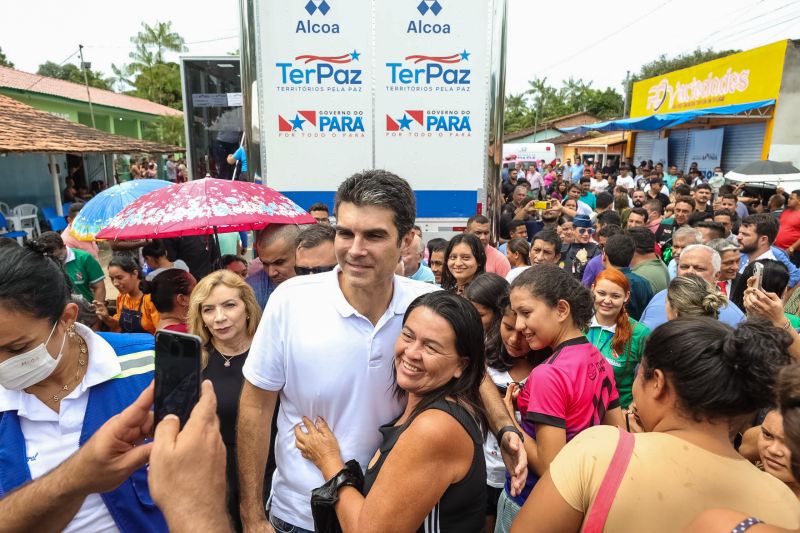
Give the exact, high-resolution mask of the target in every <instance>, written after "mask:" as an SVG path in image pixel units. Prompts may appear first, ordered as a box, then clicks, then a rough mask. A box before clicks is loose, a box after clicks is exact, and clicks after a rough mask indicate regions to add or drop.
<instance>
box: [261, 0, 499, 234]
mask: <svg viewBox="0 0 800 533" xmlns="http://www.w3.org/2000/svg"><path fill="white" fill-rule="evenodd" d="M499 1H502V0H392V1H381V0H346V1H345V0H259V2H258V3H257V19H258V20H256V27H257V28H258V34H259V39H258V49H259V53H258V66H257V71H258V83H259V95H260V98H259V100H260V102H259V103H260V105H259V109H260V114H261V124H262V125H263V128H262V137H263V141H262V142H263V147H264V148H263V149H262V152H261V153H262V156H263V157H262V159H263V160H262V168H263V169H265V172H264V174H265V178H266V179H265V183H266V184H268V185H269V186H270V187H273V188H275V189H278V190H280V191H281V192H283V193H284V194H286V195H288V196H289V197H291V198H292V199H293V200H294V201H296V202H297V203H298V204H300V205H301V206H303V207H305V208H308V207H309V205H310V204H311V203H313V202H314V201H325V202H331V201H332V199H333V193H334V192H335V190H336V187H337V186H338V184H339V183H341V181H342V180H343V179H344V178H345V177H347V176H349V175H351V174H353V173H355V172H358V171H361V170H364V169H370V168H384V169H386V170H389V171H391V172H394V173H396V174H398V175H400V176H402V177H404V178H406V179H407V180H408V181H409V182H410V183H411V185H412V187H413V188H414V190H415V192H416V193H417V201H418V216H419V217H423V218H424V217H428V218H458V217H467V216H470V215H472V214H474V213H475V211H476V205H477V203H478V201H479V200H478V195H479V193H480V192H481V189H482V188H483V187H484V182H485V174H486V154H487V142H488V140H487V139H488V134H487V127H488V125H489V116H490V115H489V113H490V109H491V107H490V104H491V98H493V95H492V93H491V90H490V75H491V72H492V70H491V69H492V65H491V57H492V53H491V52H492V46H493V17H494V16H496V15H495V12H496V9H495V4H496V3H498V2H499Z"/></svg>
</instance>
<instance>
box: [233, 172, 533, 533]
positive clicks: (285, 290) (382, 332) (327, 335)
mask: <svg viewBox="0 0 800 533" xmlns="http://www.w3.org/2000/svg"><path fill="white" fill-rule="evenodd" d="M375 191H381V194H380V195H379V194H376V193H375ZM376 197H378V200H377V201H376V200H375V198H376ZM337 199H338V201H339V204H338V205H337V206H336V208H335V214H336V219H337V227H336V237H335V241H334V249H335V252H336V259H337V261H338V262H339V266H337V267H336V268H335V269H334V270H333V271H332V272H327V273H322V274H315V275H313V276H300V277H296V278H293V279H290V280H288V281H287V282H284V283H282V284H281V285H280V286H279V287H278V288H277V289H276V290H275V292H273V293H272V296H271V297H270V299H269V302H268V303H267V307H266V309H265V312H264V316H263V317H262V319H261V322H260V323H259V326H258V330H257V331H256V334H255V337H254V339H253V342H252V345H251V348H250V353H249V355H248V358H247V361H246V362H245V365H244V368H243V374H244V377H245V382H244V386H243V389H242V395H241V400H240V404H239V420H238V427H237V438H238V443H237V446H238V463H239V464H238V466H239V480H240V488H241V490H240V494H241V509H242V522H243V524H244V526H245V529H251V530H256V529H258V530H262V529H263V528H265V527H267V526H266V524H265V523H264V522H265V516H264V507H263V505H262V491H263V487H262V484H263V473H264V467H265V465H266V460H267V450H268V447H269V440H270V434H269V433H270V425H271V418H272V416H271V415H272V412H273V411H274V409H275V404H276V401H277V399H278V396H280V401H281V403H280V409H279V411H278V415H277V416H278V420H277V423H278V433H277V435H276V441H275V457H276V463H277V470H276V471H275V475H274V477H273V481H272V496H271V508H270V517H269V519H270V521H271V522H272V523H273V526H274V525H275V524H280V525H281V527H280V528H279V529H283V528H284V526H285V527H286V528H298V527H299V528H302V529H305V530H309V531H313V530H314V521H313V518H312V516H311V506H310V501H309V495H310V493H311V491H312V490H313V489H314V488H316V487H319V486H320V485H322V484H323V482H324V480H323V478H322V475H321V473H320V472H319V471H318V470H317V469H316V467H315V466H314V465H313V464H312V463H310V462H309V461H307V460H305V459H303V457H302V456H301V454H300V452H299V451H298V450H297V449H296V446H295V438H294V433H293V428H294V427H295V426H296V425H297V424H299V423H300V422H301V421H302V417H303V416H306V417H309V418H310V419H312V420H315V419H316V417H318V416H319V417H322V418H323V419H325V421H326V423H327V424H328V426H329V427H330V429H331V430H332V431H334V432H335V434H336V437H337V439H338V442H339V447H340V450H341V454H342V457H346V458H347V459H351V458H354V459H356V460H357V461H358V462H359V463H360V464H361V466H362V468H365V467H366V465H367V464H368V463H369V460H370V458H371V457H372V455H373V454H374V453H375V450H376V449H377V448H378V446H379V445H380V442H381V435H380V433H379V432H378V428H379V427H380V426H381V425H383V424H386V423H388V422H390V421H391V420H393V419H394V418H396V417H397V416H399V415H400V413H401V412H402V410H403V407H402V405H401V403H400V402H399V401H398V400H397V398H395V396H394V394H393V389H394V385H395V380H394V376H393V372H392V370H393V367H394V360H395V352H394V344H395V341H396V340H397V337H398V336H399V333H400V330H401V326H402V320H403V314H404V313H405V311H406V309H407V308H408V305H409V304H410V303H411V301H412V300H414V299H415V298H416V297H417V296H419V295H421V294H424V293H427V292H431V291H434V290H437V289H436V287H434V286H433V285H431V284H427V283H422V282H418V281H414V280H411V279H408V278H404V277H400V276H395V275H394V271H395V268H396V267H397V265H398V263H399V262H400V254H401V250H402V249H403V248H407V247H408V246H409V245H411V243H412V238H413V236H414V233H413V231H412V224H413V220H414V212H415V207H416V206H415V202H414V196H413V192H412V191H411V188H410V187H409V186H408V184H407V183H406V182H405V181H403V180H401V179H400V178H398V177H397V176H394V175H392V174H389V173H387V172H385V171H381V170H375V171H366V172H364V173H363V174H356V175H354V176H352V177H350V178H348V179H347V180H345V182H344V183H343V184H342V185H341V186H340V187H339V191H338V192H337ZM370 202H372V203H370ZM493 392H495V393H496V391H493ZM487 401H488V403H490V404H491V402H493V401H498V402H499V397H492V396H488V395H487ZM497 407H498V405H495V408H497ZM489 409H491V408H489ZM500 409H502V407H500ZM495 413H498V412H497V411H495ZM490 417H491V414H490ZM503 418H508V417H505V416H503V415H499V414H498V416H497V417H496V418H495V425H496V426H498V427H501V426H502V425H505V421H504V420H503ZM508 422H509V423H510V422H511V419H510V418H508ZM515 437H516V436H514V437H512V440H511V441H510V442H514V438H515ZM514 445H515V444H511V446H514ZM516 445H519V443H518V442H517V443H516ZM517 455H518V457H517V458H516V459H517V460H519V463H518V468H521V466H519V465H521V464H522V463H521V461H522V459H523V455H524V454H523V453H519V454H517ZM518 473H519V471H518ZM521 481H522V480H521V477H520V478H518V484H519V483H521ZM518 486H519V485H518ZM259 528H262V529H259ZM292 530H294V529H292Z"/></svg>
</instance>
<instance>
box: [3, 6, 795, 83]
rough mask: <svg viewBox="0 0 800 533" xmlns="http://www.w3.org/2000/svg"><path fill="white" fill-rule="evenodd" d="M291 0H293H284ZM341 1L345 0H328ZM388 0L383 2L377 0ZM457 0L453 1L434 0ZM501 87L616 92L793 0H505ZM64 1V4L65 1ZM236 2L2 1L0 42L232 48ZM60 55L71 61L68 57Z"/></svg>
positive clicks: (99, 52)
mask: <svg viewBox="0 0 800 533" xmlns="http://www.w3.org/2000/svg"><path fill="white" fill-rule="evenodd" d="M284 1H292V0H284ZM331 1H332V2H334V1H338V2H344V1H347V0H331ZM379 1H390V0H379ZM440 1H441V2H442V3H443V4H445V3H446V2H457V1H458V0H440ZM445 5H446V4H445ZM508 5H509V9H508V15H509V17H508V19H509V20H508V30H509V37H508V59H507V79H506V80H507V92H513V93H518V92H522V91H524V90H526V89H527V81H528V80H530V79H533V78H534V77H536V76H539V77H544V76H546V77H547V79H548V81H549V82H551V83H552V84H553V85H555V86H559V85H560V84H561V81H562V80H565V79H567V78H568V77H569V76H574V77H575V78H583V79H584V80H585V81H592V85H593V86H594V87H597V88H604V87H613V88H615V89H617V90H618V91H620V92H621V91H622V80H624V78H625V72H626V71H628V70H630V71H631V72H632V73H634V72H636V71H638V70H639V67H640V66H641V65H642V64H643V63H646V62H648V61H651V60H653V59H655V58H656V57H658V55H659V54H662V53H666V54H667V55H669V56H674V55H677V54H679V53H681V52H688V51H691V50H693V49H695V48H697V47H698V46H700V47H703V48H707V47H712V48H714V49H728V48H739V49H743V50H746V49H750V48H754V47H756V46H760V45H763V44H768V43H771V42H775V41H777V40H780V39H786V38H794V39H798V38H800V1H798V0H625V1H623V0H605V1H602V2H601V1H597V0H555V1H553V0H551V1H542V0H508ZM67 6H69V7H67ZM238 10H239V2H238V0H137V1H136V2H108V1H107V0H78V1H72V2H65V1H64V0H25V1H17V2H11V1H6V0H2V6H0V48H2V50H3V52H5V54H6V56H8V58H9V59H10V60H11V61H13V62H14V63H15V64H16V67H17V68H18V69H20V70H25V71H29V72H35V71H36V69H37V67H38V65H39V64H41V63H44V62H45V61H48V60H49V61H54V62H56V63H61V62H62V61H64V60H65V59H67V58H68V57H70V55H71V54H73V53H74V52H76V51H77V48H78V44H79V43H80V44H83V45H84V46H85V50H84V53H85V56H86V60H87V61H91V62H92V68H94V69H99V70H101V71H103V72H104V73H105V74H106V75H108V76H110V75H111V63H116V64H120V63H125V62H126V61H128V53H129V52H130V51H131V48H132V46H131V44H130V37H131V36H132V35H134V34H136V33H137V31H138V30H139V27H140V24H141V21H142V20H144V21H147V22H148V23H151V24H152V23H154V22H155V21H156V20H161V21H172V23H173V28H174V29H175V30H176V31H177V32H178V33H180V34H181V35H182V36H183V37H184V38H185V39H186V41H187V43H189V45H188V46H189V54H192V55H224V54H226V53H228V52H232V51H234V50H236V49H238V48H239V41H238V33H239V14H238ZM68 61H69V62H73V63H74V64H76V65H77V64H78V59H77V55H76V56H73V57H71V58H70V59H69V60H68Z"/></svg>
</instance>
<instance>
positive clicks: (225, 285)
mask: <svg viewBox="0 0 800 533" xmlns="http://www.w3.org/2000/svg"><path fill="white" fill-rule="evenodd" d="M260 319H261V307H259V305H258V301H257V300H256V296H255V294H254V293H253V289H251V288H250V286H249V285H248V284H247V283H246V282H245V281H244V280H243V279H242V277H241V276H239V275H237V274H235V273H234V272H231V271H230V270H218V271H216V272H212V273H211V274H209V275H208V276H206V277H205V278H203V279H202V280H200V282H199V283H198V284H197V286H196V287H195V288H194V290H193V291H192V297H191V301H190V302H189V329H190V333H193V334H195V335H197V336H198V337H200V339H201V340H202V342H203V355H202V356H203V377H204V378H205V379H209V380H211V383H213V384H214V392H215V393H216V395H217V414H218V415H219V423H220V432H221V433H222V440H223V442H224V443H225V447H226V449H227V454H228V461H227V463H228V468H227V475H228V512H229V513H230V514H231V517H232V518H233V521H234V524H235V525H236V526H237V531H240V530H241V520H240V518H239V479H238V476H237V468H236V418H237V416H238V413H239V395H240V393H241V391H242V385H243V383H244V375H243V374H242V367H243V366H244V363H245V360H246V359H247V355H248V353H249V352H250V345H251V344H252V342H253V335H255V333H256V328H257V327H258V322H259V321H260Z"/></svg>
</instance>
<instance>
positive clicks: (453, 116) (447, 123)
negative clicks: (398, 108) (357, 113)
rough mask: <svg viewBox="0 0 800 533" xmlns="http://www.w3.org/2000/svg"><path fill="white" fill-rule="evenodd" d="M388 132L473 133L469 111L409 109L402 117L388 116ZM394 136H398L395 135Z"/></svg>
mask: <svg viewBox="0 0 800 533" xmlns="http://www.w3.org/2000/svg"><path fill="white" fill-rule="evenodd" d="M386 131H387V133H388V132H403V131H407V132H409V133H420V132H426V133H428V136H430V134H432V133H437V132H438V133H440V134H444V133H462V134H467V135H468V134H469V132H471V131H472V125H471V124H470V115H469V111H460V112H459V111H452V110H450V111H424V110H422V109H411V110H409V109H407V110H405V111H404V112H403V114H402V116H400V117H397V116H392V115H388V114H387V115H386ZM393 136H396V134H394V135H393Z"/></svg>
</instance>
